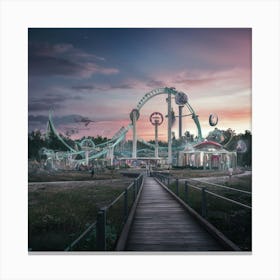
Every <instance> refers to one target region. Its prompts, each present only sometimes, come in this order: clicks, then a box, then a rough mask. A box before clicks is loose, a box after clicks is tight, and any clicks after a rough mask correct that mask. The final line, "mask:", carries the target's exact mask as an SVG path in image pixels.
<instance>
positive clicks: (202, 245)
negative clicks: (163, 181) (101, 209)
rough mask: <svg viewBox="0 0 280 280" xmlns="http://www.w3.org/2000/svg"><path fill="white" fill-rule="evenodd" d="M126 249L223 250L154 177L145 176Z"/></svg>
mask: <svg viewBox="0 0 280 280" xmlns="http://www.w3.org/2000/svg"><path fill="white" fill-rule="evenodd" d="M125 250H126V251H173V252H176V251H224V250H225V249H224V248H223V247H222V246H221V245H220V244H219V243H218V241H216V239H214V238H213V237H212V236H211V235H210V234H209V233H208V232H207V231H206V230H205V229H204V228H203V227H202V226H201V225H200V224H199V223H198V222H197V221H196V220H195V219H194V218H193V217H192V216H191V215H190V214H189V213H188V212H187V211H186V210H185V209H184V208H183V206H182V205H181V204H180V203H178V202H177V201H176V200H175V199H174V198H173V197H172V196H171V195H170V194H169V193H168V192H167V191H166V190H164V188H163V187H161V186H160V184H159V183H158V182H156V180H155V179H154V178H151V177H146V178H145V181H144V186H143V190H142V193H141V196H140V199H139V203H138V206H137V209H136V212H135V216H134V220H133V223H132V226H131V229H130V232H129V235H128V239H127V242H126V248H125Z"/></svg>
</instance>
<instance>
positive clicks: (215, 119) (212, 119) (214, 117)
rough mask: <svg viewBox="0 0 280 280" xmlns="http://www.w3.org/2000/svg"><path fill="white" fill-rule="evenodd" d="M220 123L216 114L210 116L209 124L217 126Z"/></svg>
mask: <svg viewBox="0 0 280 280" xmlns="http://www.w3.org/2000/svg"><path fill="white" fill-rule="evenodd" d="M217 123H218V116H217V115H216V114H210V116H209V124H210V125H211V126H215V125H217Z"/></svg>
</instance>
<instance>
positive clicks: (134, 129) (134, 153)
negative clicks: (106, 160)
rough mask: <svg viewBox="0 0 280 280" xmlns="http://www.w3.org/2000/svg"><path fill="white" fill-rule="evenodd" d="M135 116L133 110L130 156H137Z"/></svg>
mask: <svg viewBox="0 0 280 280" xmlns="http://www.w3.org/2000/svg"><path fill="white" fill-rule="evenodd" d="M136 121H137V116H136V112H135V111H134V112H133V116H132V126H133V141H132V158H136V157H137V128H136Z"/></svg>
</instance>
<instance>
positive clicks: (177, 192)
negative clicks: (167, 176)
mask: <svg viewBox="0 0 280 280" xmlns="http://www.w3.org/2000/svg"><path fill="white" fill-rule="evenodd" d="M175 192H176V195H178V196H179V179H178V178H176V189H175Z"/></svg>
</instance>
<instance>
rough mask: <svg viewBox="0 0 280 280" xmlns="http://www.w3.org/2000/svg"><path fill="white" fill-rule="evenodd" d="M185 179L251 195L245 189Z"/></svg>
mask: <svg viewBox="0 0 280 280" xmlns="http://www.w3.org/2000/svg"><path fill="white" fill-rule="evenodd" d="M186 180H190V181H196V182H199V183H202V184H209V185H213V186H215V187H220V188H224V189H229V190H233V191H237V192H242V193H245V194H249V195H252V193H251V192H247V191H243V190H239V189H234V188H231V187H227V186H223V185H219V184H215V183H210V182H204V181H200V180H199V179H192V178H189V179H186Z"/></svg>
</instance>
